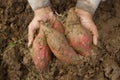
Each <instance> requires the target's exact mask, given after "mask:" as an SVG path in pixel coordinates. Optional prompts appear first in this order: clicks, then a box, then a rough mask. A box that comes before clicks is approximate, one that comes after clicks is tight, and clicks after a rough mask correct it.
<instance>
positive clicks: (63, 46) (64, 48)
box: [41, 23, 78, 64]
mask: <svg viewBox="0 0 120 80" xmlns="http://www.w3.org/2000/svg"><path fill="white" fill-rule="evenodd" d="M41 24H42V25H41V29H42V30H43V31H44V33H45V36H46V39H47V43H48V45H49V47H50V49H51V51H52V52H53V54H54V55H55V56H56V57H57V58H58V59H59V60H60V61H61V62H62V63H64V64H69V63H75V61H76V60H77V59H78V56H77V54H76V52H75V51H74V50H73V49H72V47H70V46H69V44H68V43H67V41H66V39H65V37H64V35H63V34H61V33H60V32H58V31H57V30H55V29H53V28H51V27H50V26H49V24H48V23H46V24H44V23H41Z"/></svg>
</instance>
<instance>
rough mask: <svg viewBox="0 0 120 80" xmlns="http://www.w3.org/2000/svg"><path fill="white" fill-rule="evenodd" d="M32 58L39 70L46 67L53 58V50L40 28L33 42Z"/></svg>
mask: <svg viewBox="0 0 120 80" xmlns="http://www.w3.org/2000/svg"><path fill="white" fill-rule="evenodd" d="M32 58H33V62H34V64H35V66H36V68H37V69H38V70H42V69H44V68H45V67H46V66H47V65H48V64H49V62H50V60H51V51H50V49H49V47H48V45H47V41H46V39H45V35H44V33H43V32H42V30H40V32H39V33H38V35H37V36H36V38H35V40H34V42H33V46H32Z"/></svg>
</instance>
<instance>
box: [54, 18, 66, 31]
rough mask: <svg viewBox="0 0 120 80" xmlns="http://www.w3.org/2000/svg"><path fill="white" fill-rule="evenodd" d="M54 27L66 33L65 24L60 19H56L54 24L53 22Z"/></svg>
mask: <svg viewBox="0 0 120 80" xmlns="http://www.w3.org/2000/svg"><path fill="white" fill-rule="evenodd" d="M53 28H54V29H55V30H57V31H59V32H60V33H64V30H63V24H62V23H61V22H60V21H59V19H56V20H55V22H54V24H53Z"/></svg>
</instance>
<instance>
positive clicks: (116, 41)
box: [0, 0, 120, 80]
mask: <svg viewBox="0 0 120 80" xmlns="http://www.w3.org/2000/svg"><path fill="white" fill-rule="evenodd" d="M0 3H1V4H0V80H120V0H107V1H105V2H101V4H100V6H99V8H98V9H97V11H96V13H95V15H94V21H95V23H96V25H97V28H98V31H99V43H98V46H95V47H94V49H93V50H94V54H93V55H92V56H91V57H89V58H82V60H81V62H82V63H80V64H78V65H76V66H74V65H69V66H66V65H63V64H62V63H60V62H59V61H58V60H57V59H56V58H55V57H54V58H53V59H52V60H51V63H50V65H49V66H48V67H47V68H46V69H45V70H43V71H42V72H38V71H37V70H36V68H35V66H34V64H33V61H32V59H31V55H30V52H29V50H28V48H27V33H28V32H27V28H28V27H27V26H28V24H29V23H30V21H31V20H32V18H33V16H34V14H33V11H32V9H31V8H30V5H29V4H28V2H27V0H0ZM51 3H52V4H53V6H52V7H53V10H54V11H57V12H58V13H61V14H64V11H65V10H68V9H69V8H70V7H73V6H75V3H76V0H68V1H66V2H65V3H66V4H63V3H64V0H61V1H60V0H55V1H54V0H51ZM58 3H60V4H58ZM57 5H58V7H57Z"/></svg>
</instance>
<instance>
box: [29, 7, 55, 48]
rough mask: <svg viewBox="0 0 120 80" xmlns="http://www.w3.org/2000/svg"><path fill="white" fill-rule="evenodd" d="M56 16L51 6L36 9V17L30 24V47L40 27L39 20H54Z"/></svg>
mask: <svg viewBox="0 0 120 80" xmlns="http://www.w3.org/2000/svg"><path fill="white" fill-rule="evenodd" d="M53 18H55V16H54V14H53V12H52V11H51V8H50V7H46V8H40V9H37V10H35V11H34V18H33V20H32V21H31V23H30V24H29V26H28V47H30V46H31V45H32V43H33V41H34V35H35V32H36V30H37V29H39V28H40V24H39V22H38V21H39V20H43V21H52V20H53Z"/></svg>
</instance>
